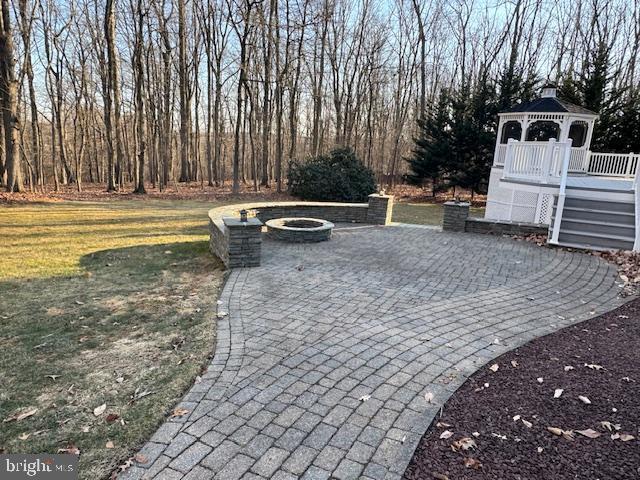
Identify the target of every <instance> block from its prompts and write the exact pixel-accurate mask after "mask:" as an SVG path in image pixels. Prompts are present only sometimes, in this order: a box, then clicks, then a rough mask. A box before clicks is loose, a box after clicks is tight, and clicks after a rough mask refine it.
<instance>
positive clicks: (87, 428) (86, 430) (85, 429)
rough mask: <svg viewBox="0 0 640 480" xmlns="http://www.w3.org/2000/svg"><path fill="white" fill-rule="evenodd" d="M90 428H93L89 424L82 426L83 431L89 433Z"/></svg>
mask: <svg viewBox="0 0 640 480" xmlns="http://www.w3.org/2000/svg"><path fill="white" fill-rule="evenodd" d="M89 430H91V427H89V426H84V427H82V433H89Z"/></svg>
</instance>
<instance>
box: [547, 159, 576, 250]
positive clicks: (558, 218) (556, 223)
mask: <svg viewBox="0 0 640 480" xmlns="http://www.w3.org/2000/svg"><path fill="white" fill-rule="evenodd" d="M564 153H565V156H564V160H563V161H562V167H561V168H562V170H561V173H560V189H559V191H558V201H557V203H556V214H555V216H554V218H553V228H552V229H551V238H550V239H549V240H548V241H549V243H551V244H554V245H557V244H558V238H559V236H560V225H561V223H562V214H563V213H564V201H565V198H566V196H567V177H568V176H569V164H570V163H571V149H570V148H566V149H565V150H564Z"/></svg>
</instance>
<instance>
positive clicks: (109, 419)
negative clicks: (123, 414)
mask: <svg viewBox="0 0 640 480" xmlns="http://www.w3.org/2000/svg"><path fill="white" fill-rule="evenodd" d="M118 418H120V415H118V414H117V413H110V414H109V415H107V418H106V419H105V420H106V421H107V423H113V422H115V421H116V420H117V419H118Z"/></svg>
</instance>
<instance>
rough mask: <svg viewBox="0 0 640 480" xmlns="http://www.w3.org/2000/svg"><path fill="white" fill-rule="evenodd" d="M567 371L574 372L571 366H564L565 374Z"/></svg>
mask: <svg viewBox="0 0 640 480" xmlns="http://www.w3.org/2000/svg"><path fill="white" fill-rule="evenodd" d="M569 370H575V367H573V366H571V365H566V366H565V367H564V371H565V372H568V371H569Z"/></svg>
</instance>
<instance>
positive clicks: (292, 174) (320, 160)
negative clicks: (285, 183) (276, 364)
mask: <svg viewBox="0 0 640 480" xmlns="http://www.w3.org/2000/svg"><path fill="white" fill-rule="evenodd" d="M288 180H289V192H290V193H291V194H292V195H295V196H296V197H299V198H301V199H303V200H316V201H333V202H365V201H367V196H368V195H370V194H372V193H374V192H375V191H376V182H375V177H374V174H373V171H372V170H371V169H370V168H368V167H366V166H365V165H364V164H363V163H362V162H361V161H360V160H359V159H358V157H356V154H355V153H354V151H353V150H352V149H350V148H337V149H335V150H333V151H331V153H330V154H329V155H320V156H318V157H315V158H311V159H310V160H308V161H307V162H305V163H299V162H296V161H292V162H291V163H290V164H289V173H288Z"/></svg>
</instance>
